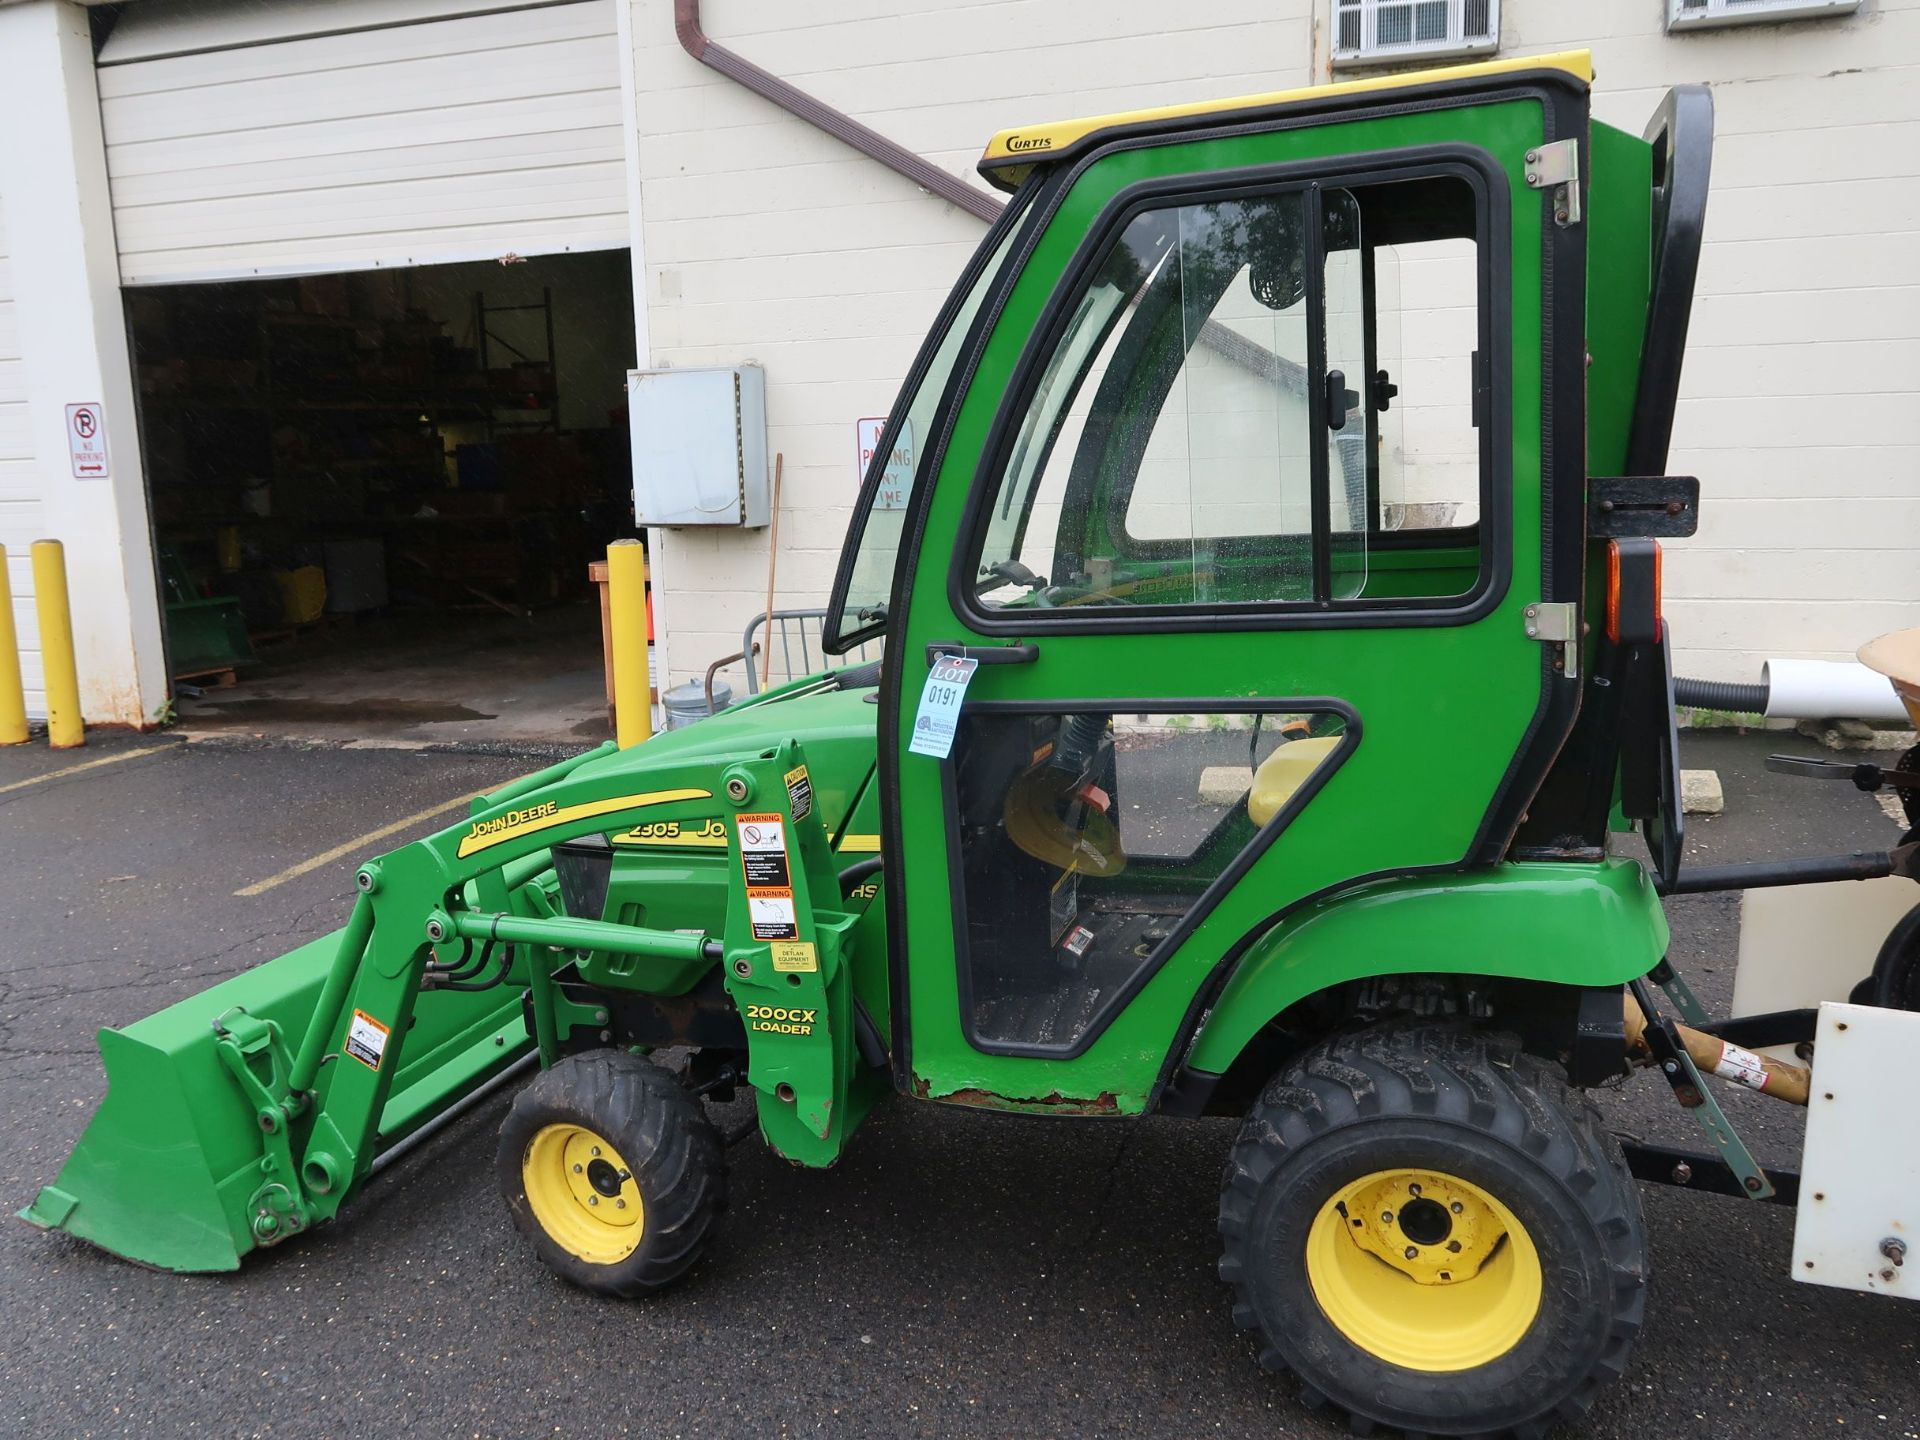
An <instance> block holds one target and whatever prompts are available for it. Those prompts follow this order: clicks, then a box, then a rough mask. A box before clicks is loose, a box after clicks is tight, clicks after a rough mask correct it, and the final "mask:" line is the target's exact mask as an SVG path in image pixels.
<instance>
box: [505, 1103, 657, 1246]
mask: <svg viewBox="0 0 1920 1440" xmlns="http://www.w3.org/2000/svg"><path fill="white" fill-rule="evenodd" d="M520 1181H521V1184H522V1185H524V1186H525V1188H526V1192H527V1204H528V1206H529V1207H530V1208H531V1209H532V1211H533V1218H534V1219H536V1220H538V1221H539V1222H540V1228H541V1229H542V1230H545V1231H546V1232H547V1234H548V1235H550V1236H551V1237H553V1241H554V1243H555V1244H556V1245H558V1246H560V1248H561V1249H563V1250H565V1251H566V1252H567V1253H568V1254H570V1255H576V1256H578V1257H579V1258H580V1259H582V1260H584V1261H586V1262H587V1263H588V1264H589V1265H612V1264H614V1263H616V1262H617V1261H620V1260H624V1259H626V1258H627V1256H629V1255H631V1254H632V1253H633V1252H634V1250H635V1249H636V1248H638V1246H639V1244H640V1237H641V1235H642V1234H644V1233H645V1232H646V1228H647V1219H646V1216H647V1211H646V1206H645V1204H644V1203H642V1201H641V1199H640V1187H639V1186H638V1185H637V1184H635V1183H634V1179H633V1172H632V1171H631V1169H630V1168H629V1167H628V1165H627V1162H626V1161H625V1160H623V1159H621V1158H620V1152H619V1151H618V1150H615V1149H614V1148H613V1146H612V1145H610V1144H608V1143H607V1141H606V1140H605V1139H604V1138H602V1137H601V1136H599V1135H596V1134H595V1133H594V1132H593V1131H591V1130H589V1129H587V1128H586V1127H585V1126H584V1125H547V1126H544V1127H543V1128H542V1129H541V1130H540V1131H539V1133H538V1134H536V1135H535V1136H534V1137H533V1139H531V1140H529V1141H528V1142H527V1149H526V1153H525V1154H524V1155H523V1156H521V1158H520Z"/></svg>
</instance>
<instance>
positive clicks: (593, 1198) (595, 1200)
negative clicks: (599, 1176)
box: [587, 1195, 600, 1205]
mask: <svg viewBox="0 0 1920 1440" xmlns="http://www.w3.org/2000/svg"><path fill="white" fill-rule="evenodd" d="M599 1203H600V1197H599V1196H598V1195H589V1196H587V1204H589V1205H598V1204H599Z"/></svg>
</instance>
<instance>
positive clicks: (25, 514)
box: [0, 195, 47, 715]
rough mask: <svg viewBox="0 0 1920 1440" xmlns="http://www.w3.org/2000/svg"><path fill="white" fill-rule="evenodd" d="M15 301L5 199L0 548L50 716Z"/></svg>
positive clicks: (34, 682) (2, 199) (23, 659)
mask: <svg viewBox="0 0 1920 1440" xmlns="http://www.w3.org/2000/svg"><path fill="white" fill-rule="evenodd" d="M13 297H14V279H13V263H12V260H11V259H10V247H9V245H8V242H7V212H6V196H4V195H0V548H3V549H5V551H6V552H7V581H8V588H9V591H10V592H11V594H12V596H13V620H14V630H15V631H16V633H17V634H18V635H19V637H20V673H21V678H22V679H23V680H24V681H25V683H26V690H27V712H28V713H29V714H31V715H44V714H46V710H47V694H46V686H45V684H44V683H43V681H42V677H41V670H40V634H39V632H38V631H37V630H36V629H35V628H34V619H33V597H32V589H33V572H32V570H31V569H30V568H29V559H28V548H27V547H28V546H30V545H31V544H32V543H33V542H34V541H35V540H37V539H39V538H40V487H39V484H38V483H37V481H36V479H35V477H34V466H33V415H32V412H31V411H30V410H29V409H28V406H27V366H26V361H25V360H24V359H23V358H22V353H21V346H20V314H19V307H18V306H17V305H16V304H15V302H14V298H13ZM0 663H4V661H3V660H0Z"/></svg>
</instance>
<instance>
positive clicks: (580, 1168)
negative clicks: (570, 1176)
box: [573, 1165, 587, 1175]
mask: <svg viewBox="0 0 1920 1440" xmlns="http://www.w3.org/2000/svg"><path fill="white" fill-rule="evenodd" d="M586 1168H587V1167H586V1166H584V1165H576V1166H574V1167H573V1173H574V1174H576V1175H578V1174H579V1173H580V1172H581V1171H583V1170H585V1169H586Z"/></svg>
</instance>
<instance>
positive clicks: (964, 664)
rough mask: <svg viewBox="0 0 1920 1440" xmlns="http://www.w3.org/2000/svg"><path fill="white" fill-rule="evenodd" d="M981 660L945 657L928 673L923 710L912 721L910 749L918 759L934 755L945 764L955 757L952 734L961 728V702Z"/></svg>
mask: <svg viewBox="0 0 1920 1440" xmlns="http://www.w3.org/2000/svg"><path fill="white" fill-rule="evenodd" d="M979 668H980V662H979V661H978V660H969V659H966V658H964V657H960V656H954V655H942V656H940V657H939V659H937V660H935V661H934V662H933V668H932V669H931V670H929V671H928V672H927V685H926V688H925V689H924V690H922V691H921V692H920V709H919V712H918V713H917V714H915V715H914V717H913V739H912V741H911V742H910V743H909V744H908V745H907V749H909V750H911V751H912V752H913V753H914V754H915V755H931V756H933V758H934V759H936V760H944V759H946V758H947V756H948V755H950V754H952V753H953V734H954V731H955V730H956V729H957V728H959V725H960V702H961V701H962V700H964V699H966V698H967V686H968V684H969V683H970V682H971V681H972V680H973V672H974V671H975V670H978V669H979Z"/></svg>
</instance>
